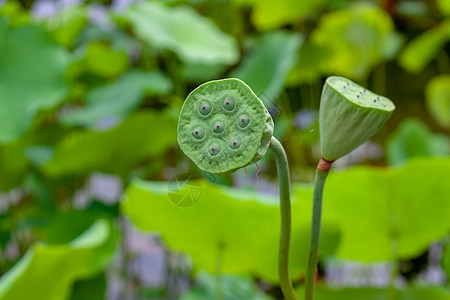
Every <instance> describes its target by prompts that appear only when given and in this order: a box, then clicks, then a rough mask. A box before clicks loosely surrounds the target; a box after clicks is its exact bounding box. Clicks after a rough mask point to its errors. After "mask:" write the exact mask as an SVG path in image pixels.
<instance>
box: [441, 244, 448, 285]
mask: <svg viewBox="0 0 450 300" xmlns="http://www.w3.org/2000/svg"><path fill="white" fill-rule="evenodd" d="M442 268H443V269H444V271H445V273H447V282H450V239H449V238H447V244H446V245H445V246H444V251H443V252H442Z"/></svg>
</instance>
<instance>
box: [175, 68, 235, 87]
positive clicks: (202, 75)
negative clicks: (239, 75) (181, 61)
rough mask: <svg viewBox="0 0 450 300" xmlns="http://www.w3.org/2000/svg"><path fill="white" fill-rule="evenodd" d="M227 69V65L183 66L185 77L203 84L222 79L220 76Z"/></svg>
mask: <svg viewBox="0 0 450 300" xmlns="http://www.w3.org/2000/svg"><path fill="white" fill-rule="evenodd" d="M226 68H227V66H226V65H202V64H185V65H184V66H183V75H184V77H185V78H186V79H188V80H190V81H193V82H199V83H201V82H204V81H209V80H213V79H220V74H222V73H223V72H224V71H225V69H226Z"/></svg>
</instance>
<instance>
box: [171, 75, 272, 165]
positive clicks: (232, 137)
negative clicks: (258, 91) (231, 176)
mask: <svg viewBox="0 0 450 300" xmlns="http://www.w3.org/2000/svg"><path fill="white" fill-rule="evenodd" d="M272 134H273V120H272V117H271V116H270V114H269V112H268V111H267V109H266V108H265V107H264V104H263V103H262V101H261V100H260V99H259V98H258V97H257V96H256V95H255V94H254V93H253V91H252V90H251V89H250V87H249V86H248V85H246V84H245V83H244V82H242V81H241V80H239V79H235V78H231V79H222V80H215V81H210V82H207V83H204V84H202V85H200V86H199V87H198V88H196V89H195V90H194V91H192V92H191V93H190V94H189V96H188V97H187V98H186V101H185V102H184V104H183V107H182V108H181V112H180V117H179V119H178V144H179V145H180V147H181V150H183V152H184V153H185V154H186V155H187V156H188V157H189V158H190V159H192V161H193V162H194V163H195V164H196V165H197V166H198V167H199V168H200V169H202V170H203V171H206V172H209V173H215V174H217V173H226V172H233V171H235V170H237V169H239V168H242V167H245V166H247V165H249V164H252V163H255V162H257V161H258V160H260V159H261V158H262V157H263V156H264V155H265V154H266V151H267V148H268V147H269V143H270V138H271V137H272Z"/></svg>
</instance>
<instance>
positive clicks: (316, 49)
mask: <svg viewBox="0 0 450 300" xmlns="http://www.w3.org/2000/svg"><path fill="white" fill-rule="evenodd" d="M328 52H329V50H328V49H327V48H326V47H323V46H318V45H315V44H313V43H311V42H309V41H307V42H305V43H304V44H303V45H302V46H301V47H300V51H299V52H298V59H297V63H296V65H295V67H294V68H293V69H292V71H291V72H290V73H289V75H288V78H287V82H288V84H290V85H297V84H299V83H310V82H313V81H314V80H318V79H319V78H320V76H321V75H322V67H321V66H322V65H323V64H324V63H325V62H326V60H327V58H328Z"/></svg>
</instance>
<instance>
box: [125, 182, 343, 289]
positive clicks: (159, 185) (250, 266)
mask: <svg viewBox="0 0 450 300" xmlns="http://www.w3.org/2000/svg"><path fill="white" fill-rule="evenodd" d="M179 185H180V189H179V190H178V189H174V187H173V186H169V185H168V183H167V182H145V181H140V180H139V181H135V182H134V183H133V184H131V185H130V186H129V188H128V189H127V191H126V196H125V198H124V201H123V203H122V211H123V212H124V213H125V214H126V215H127V216H128V217H130V219H131V220H132V221H133V222H134V224H135V225H136V226H137V227H139V228H140V229H143V230H146V231H157V232H159V233H160V234H161V236H162V238H163V240H164V241H165V242H166V243H167V245H168V247H169V248H171V249H175V250H179V251H182V252H186V253H188V254H190V255H191V257H192V259H193V262H194V266H195V267H196V268H197V269H204V270H207V271H208V272H211V273H213V272H215V268H216V261H217V258H218V256H220V258H221V262H222V263H221V270H222V271H223V273H229V274H238V275H256V276H260V277H262V278H265V279H267V280H270V281H273V282H276V281H277V280H278V275H277V274H278V271H277V259H278V241H279V226H280V225H279V222H280V212H279V206H278V202H277V198H276V197H273V196H266V195H263V194H258V193H254V192H250V191H246V190H238V189H232V188H227V187H220V186H218V185H213V184H210V183H208V182H206V181H189V182H183V181H180V182H179ZM305 194H307V196H308V199H304V201H297V202H295V203H294V204H293V208H292V209H293V211H294V212H295V213H294V214H293V224H292V241H291V245H292V247H291V255H290V257H291V262H290V267H291V271H292V276H293V277H295V278H298V277H299V276H300V275H301V274H303V272H304V270H305V264H306V261H307V252H308V243H309V231H310V230H309V228H310V220H311V219H310V216H311V206H310V204H311V201H310V199H309V196H311V194H312V191H311V189H306V190H305ZM180 201H184V202H189V201H191V202H190V204H193V205H191V206H188V207H182V206H181V205H180V204H178V203H184V202H180ZM194 203H195V204H194ZM175 204H178V206H177V205H175ZM167 220H170V222H167ZM322 237H323V243H322V245H321V254H323V255H324V256H326V255H329V254H331V253H332V252H333V251H334V249H335V247H336V243H337V241H338V238H339V236H338V233H337V232H336V229H335V225H334V223H331V222H330V221H329V220H328V219H326V218H324V224H323V231H322Z"/></svg>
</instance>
